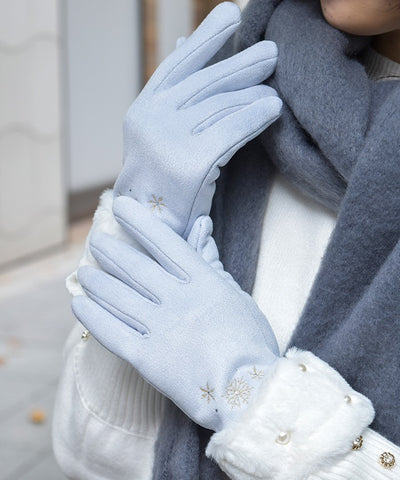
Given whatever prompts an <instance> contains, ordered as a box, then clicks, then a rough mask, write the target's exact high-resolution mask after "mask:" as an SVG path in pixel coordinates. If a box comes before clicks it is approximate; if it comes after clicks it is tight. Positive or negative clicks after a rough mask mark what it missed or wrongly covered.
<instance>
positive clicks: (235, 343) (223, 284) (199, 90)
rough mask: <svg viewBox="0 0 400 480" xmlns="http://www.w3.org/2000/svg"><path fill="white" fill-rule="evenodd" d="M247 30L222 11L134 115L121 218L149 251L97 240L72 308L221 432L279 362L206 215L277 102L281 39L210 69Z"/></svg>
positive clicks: (117, 207)
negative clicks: (235, 158) (222, 258)
mask: <svg viewBox="0 0 400 480" xmlns="http://www.w3.org/2000/svg"><path fill="white" fill-rule="evenodd" d="M239 23H240V10H239V8H238V7H237V6H235V5H234V4H232V3H223V4H220V5H219V6H218V7H217V8H215V9H214V10H213V11H212V12H211V14H210V15H209V16H208V17H207V18H206V20H205V21H204V22H203V23H202V24H201V25H200V27H199V28H198V29H197V30H196V31H195V32H194V33H193V34H192V35H191V36H190V37H189V38H187V39H186V40H184V41H183V42H180V45H179V46H178V47H177V49H176V50H175V51H174V52H173V53H172V54H171V55H170V56H169V57H168V58H167V59H166V60H165V61H164V62H163V63H162V64H161V65H160V66H159V68H158V69H157V71H156V72H155V74H154V75H153V76H152V78H151V79H150V81H149V82H148V83H147V85H146V86H145V88H144V89H143V91H142V92H141V94H140V95H139V97H138V98H137V99H136V100H135V102H134V103H133V104H132V106H131V107H130V109H129V111H128V114H127V117H126V120H125V123H124V144H125V152H124V157H125V161H124V166H123V169H122V172H121V174H120V176H119V177H118V179H117V182H116V184H115V187H114V195H115V199H114V204H113V212H114V215H115V218H116V219H117V221H118V222H119V224H120V225H121V226H122V228H123V229H124V230H125V231H126V232H127V233H128V234H129V235H130V236H131V237H132V238H134V239H136V241H137V242H138V243H139V244H140V245H141V246H142V247H143V248H144V249H145V251H146V252H147V255H146V254H145V253H142V252H140V251H139V250H138V249H135V248H134V247H132V246H130V245H128V244H126V243H125V242H123V241H121V240H117V239H115V238H113V237H111V236H109V235H107V234H105V233H94V234H93V235H92V237H91V241H90V249H91V252H92V254H93V256H94V257H95V259H96V260H97V262H98V264H99V265H100V267H101V270H100V269H96V268H93V267H88V266H85V267H81V268H80V269H79V270H78V279H79V282H80V283H81V285H82V287H83V289H84V291H85V293H86V295H87V296H77V297H75V298H74V299H73V304H72V307H73V311H74V313H75V315H76V316H77V318H78V319H79V320H80V321H81V322H82V323H83V324H84V325H85V326H86V328H88V329H89V330H90V331H91V333H92V334H93V335H94V336H95V337H96V338H97V339H98V340H99V341H100V342H101V343H102V344H103V345H104V346H105V347H107V348H108V349H109V350H111V351H112V352H114V353H115V354H117V355H118V356H120V357H121V358H123V359H125V360H127V361H128V362H130V363H131V364H132V365H133V366H134V367H135V368H136V369H137V370H138V371H139V372H140V373H141V375H142V376H143V377H144V378H145V379H146V380H147V381H148V382H149V383H151V384H152V385H153V386H154V387H155V388H156V389H157V390H159V391H160V392H162V393H163V394H164V395H166V396H167V397H169V398H170V399H171V400H172V401H173V402H175V403H176V404H177V405H178V406H179V407H180V408H181V409H182V410H183V411H184V412H185V413H186V414H187V415H188V416H189V417H191V418H192V419H193V420H194V421H195V422H196V423H198V424H200V425H202V426H204V427H206V428H208V429H211V430H214V431H219V430H221V429H223V428H224V427H226V426H227V425H228V424H229V423H230V422H231V421H232V420H234V419H235V418H237V416H238V415H239V414H241V412H243V410H244V409H245V408H246V406H247V405H248V403H249V402H250V401H251V399H252V398H253V397H254V396H255V394H256V392H257V389H258V386H259V385H260V380H261V379H262V378H264V377H267V376H268V372H269V371H270V370H271V368H272V366H273V365H274V363H275V362H276V360H277V359H278V356H279V350H278V346H277V342H276V339H275V336H274V333H273V331H272V329H271V327H270V325H269V323H268V321H267V320H266V318H265V316H264V315H263V314H262V312H261V311H260V310H259V308H258V307H257V305H256V304H255V302H254V301H253V299H252V298H251V297H250V296H249V295H248V294H247V293H245V292H243V291H242V290H241V289H240V287H239V286H238V285H237V284H236V283H235V282H234V280H233V279H232V277H230V275H229V274H228V273H226V272H224V270H223V267H222V264H221V263H220V262H219V259H218V251H217V248H216V245H215V243H214V240H213V239H212V237H211V233H212V223H211V219H210V218H209V216H208V215H209V211H210V208H211V202H212V197H213V194H214V190H215V180H216V179H217V177H218V175H219V168H220V167H221V166H223V165H225V164H226V163H227V162H228V161H229V160H230V158H231V157H232V155H233V154H234V153H235V152H236V151H237V150H238V149H239V148H240V147H242V146H243V145H244V144H245V143H247V142H248V141H249V140H251V139H253V138H254V137H255V136H257V135H258V134H259V133H260V132H261V131H263V130H264V129H265V128H267V127H268V126H269V125H270V124H271V123H272V122H273V121H275V120H276V119H277V118H278V117H279V115H280V111H281V106H282V102H281V100H280V99H279V98H278V97H277V94H276V92H275V91H274V90H273V89H272V88H270V87H268V86H266V85H262V82H263V81H264V80H265V79H266V78H267V77H269V76H270V75H271V74H272V73H273V71H274V69H275V66H276V61H277V48H276V45H275V44H274V43H273V42H268V41H263V42H260V43H257V44H256V45H254V46H252V47H250V48H248V49H247V50H245V51H243V52H241V53H238V54H236V55H234V56H233V57H231V58H228V59H226V60H224V61H221V62H219V63H216V64H214V65H211V66H206V65H207V63H208V62H209V61H210V59H211V58H212V57H213V56H214V54H215V53H216V52H217V51H218V50H219V49H220V48H221V47H222V46H223V45H224V43H225V42H226V41H227V40H228V38H229V37H230V36H231V35H232V34H233V33H234V32H235V30H236V29H237V28H238V26H239Z"/></svg>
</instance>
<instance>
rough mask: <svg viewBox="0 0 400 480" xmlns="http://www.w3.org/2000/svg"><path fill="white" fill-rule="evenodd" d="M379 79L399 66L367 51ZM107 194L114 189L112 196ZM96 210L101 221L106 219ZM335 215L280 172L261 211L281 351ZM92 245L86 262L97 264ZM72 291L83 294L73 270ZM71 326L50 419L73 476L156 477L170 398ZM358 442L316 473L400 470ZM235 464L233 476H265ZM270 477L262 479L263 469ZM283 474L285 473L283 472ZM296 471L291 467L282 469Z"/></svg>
mask: <svg viewBox="0 0 400 480" xmlns="http://www.w3.org/2000/svg"><path fill="white" fill-rule="evenodd" d="M364 62H365V65H366V70H367V73H368V74H369V76H370V77H371V78H373V79H376V80H384V79H394V78H399V79H400V65H399V64H397V63H395V62H392V61H391V60H389V59H387V58H385V57H382V56H381V55H379V54H378V53H376V52H375V51H373V50H372V49H370V50H369V51H368V52H367V54H366V56H365V59H364ZM108 197H109V198H108V200H106V201H108V202H110V201H111V195H110V194H108ZM99 218H100V217H99V215H98V216H97V221H98V222H99V223H98V224H99V225H100V224H101V222H102V221H104V218H100V220H99ZM335 222H336V218H335V216H334V215H333V214H332V213H331V212H329V211H328V210H327V209H325V208H324V207H322V206H320V205H319V204H317V203H316V202H314V201H313V200H310V199H308V198H306V197H305V196H303V195H302V194H301V193H299V192H298V191H297V190H296V189H295V188H294V187H293V186H292V185H290V184H289V183H288V182H287V181H286V180H285V178H284V177H282V176H281V175H277V176H276V178H275V179H274V183H273V186H272V190H271V193H270V197H269V200H268V206H267V211H266V214H265V218H264V223H263V229H262V239H261V250H260V254H259V259H258V266H257V275H256V281H255V286H254V291H253V297H254V299H255V300H256V302H257V304H258V305H259V307H260V308H261V310H262V311H263V312H264V314H265V315H266V317H267V318H268V320H269V321H270V323H271V325H272V327H273V329H274V331H275V334H276V336H277V339H278V343H279V346H280V349H281V352H282V353H283V352H284V351H285V350H286V347H287V345H288V342H289V340H290V337H291V334H292V332H293V330H294V328H295V326H296V324H297V321H298V319H299V317H300V314H301V311H302V309H303V306H304V304H305V302H306V299H307V296H308V294H309V291H310V289H311V286H312V283H313V280H314V277H315V275H316V273H317V271H318V268H319V264H320V261H321V258H322V256H323V254H324V252H325V248H326V246H327V244H328V241H329V237H330V234H331V232H332V230H333V228H334V226H335ZM91 262H92V258H91V256H90V253H89V251H88V249H87V248H86V252H85V255H84V258H83V260H82V261H81V263H91ZM67 284H68V287H69V289H70V291H71V293H72V294H79V293H81V290H80V286H79V284H77V282H76V277H75V276H74V274H73V275H72V276H71V277H69V279H68V280H67ZM82 331H83V328H82V326H80V325H77V326H76V328H75V329H74V330H73V331H72V333H71V335H70V337H69V339H68V341H67V343H66V347H65V353H64V354H65V368H64V371H63V374H62V377H61V380H60V386H59V392H58V396H57V401H56V406H55V415H54V422H53V440H54V442H53V443H54V451H55V454H56V457H57V460H58V462H59V464H60V466H61V468H62V469H63V471H64V472H65V474H66V475H67V476H69V477H70V478H73V479H85V480H100V479H104V480H105V479H107V480H108V479H109V480H111V479H113V480H125V479H129V480H133V479H135V480H150V479H151V470H152V465H153V459H154V458H153V455H154V454H153V448H154V443H155V440H156V438H157V433H158V428H159V426H160V422H161V419H162V414H163V406H164V398H163V397H162V395H161V394H159V393H158V392H157V391H155V390H154V389H153V388H152V387H150V386H149V385H148V384H147V383H146V382H145V381H144V380H142V379H141V377H140V376H139V375H138V373H137V372H136V371H135V370H134V369H133V368H132V367H131V366H130V365H128V364H127V363H126V362H124V361H122V360H120V359H119V358H117V357H116V356H114V355H113V354H111V353H110V352H108V351H107V350H106V349H104V348H103V347H102V346H101V345H100V344H99V343H97V342H96V341H95V340H94V339H93V338H90V337H89V339H86V340H84V339H81V333H82ZM363 437H364V442H363V446H362V448H361V449H359V450H354V451H352V450H350V451H349V453H348V454H347V455H343V456H342V457H341V458H340V459H339V460H337V461H336V462H335V463H334V464H333V465H332V464H330V465H327V466H326V468H321V469H320V471H319V473H318V474H315V475H312V476H309V477H308V478H309V479H310V480H317V479H320V480H322V479H324V480H325V479H326V480H344V479H347V480H350V479H351V480H353V479H354V480H356V479H362V480H364V479H365V480H367V479H370V478H371V479H374V480H376V479H377V480H379V479H395V478H400V467H399V465H398V464H397V463H396V464H395V465H394V467H392V468H390V469H388V468H384V467H383V465H382V464H381V462H380V455H381V454H382V453H383V452H390V453H391V454H393V455H394V456H395V457H396V458H397V461H398V463H399V464H400V448H399V447H397V446H395V445H393V444H392V443H390V442H389V441H388V440H386V439H385V438H383V437H382V436H380V435H379V434H377V433H376V432H374V431H372V430H371V429H367V430H366V431H365V432H364V433H363ZM256 475H257V472H255V475H254V477H253V476H248V475H247V476H243V475H242V474H241V473H239V474H237V473H235V472H233V473H232V474H231V476H232V478H235V479H236V478H237V479H240V478H246V479H250V478H254V479H255V478H259V477H257V476H256ZM261 478H263V477H261ZM282 478H283V477H282ZM285 478H288V479H290V475H289V476H288V477H285Z"/></svg>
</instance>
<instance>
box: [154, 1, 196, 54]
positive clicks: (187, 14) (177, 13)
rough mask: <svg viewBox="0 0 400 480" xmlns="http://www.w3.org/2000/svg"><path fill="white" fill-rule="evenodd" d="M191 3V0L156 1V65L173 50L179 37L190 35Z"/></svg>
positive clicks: (191, 20) (191, 23) (191, 24)
mask: <svg viewBox="0 0 400 480" xmlns="http://www.w3.org/2000/svg"><path fill="white" fill-rule="evenodd" d="M192 3H193V2H192V0H157V29H158V36H157V59H158V63H160V62H161V61H162V60H163V59H164V58H165V57H166V56H167V55H168V54H169V53H170V52H172V51H173V50H174V49H175V44H176V40H177V39H178V38H179V37H182V36H185V37H187V36H188V35H190V34H191V33H192V29H193V8H192Z"/></svg>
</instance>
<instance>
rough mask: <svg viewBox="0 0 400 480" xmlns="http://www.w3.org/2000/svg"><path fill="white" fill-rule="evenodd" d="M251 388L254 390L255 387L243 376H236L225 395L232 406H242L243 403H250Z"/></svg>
mask: <svg viewBox="0 0 400 480" xmlns="http://www.w3.org/2000/svg"><path fill="white" fill-rule="evenodd" d="M251 390H253V387H250V385H249V384H248V383H247V382H245V381H244V380H243V378H235V379H234V380H232V382H231V383H230V384H229V385H228V386H227V387H226V390H225V395H223V397H226V401H227V402H228V404H229V405H230V406H231V408H240V407H241V406H242V403H248V401H249V398H250V395H251Z"/></svg>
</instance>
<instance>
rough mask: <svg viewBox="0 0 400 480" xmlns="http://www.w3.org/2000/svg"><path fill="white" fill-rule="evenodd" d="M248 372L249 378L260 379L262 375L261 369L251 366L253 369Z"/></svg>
mask: <svg viewBox="0 0 400 480" xmlns="http://www.w3.org/2000/svg"><path fill="white" fill-rule="evenodd" d="M249 373H250V376H251V378H255V379H258V380H261V379H262V378H263V377H264V371H263V370H257V369H256V367H253V370H252V371H251V372H249Z"/></svg>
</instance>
